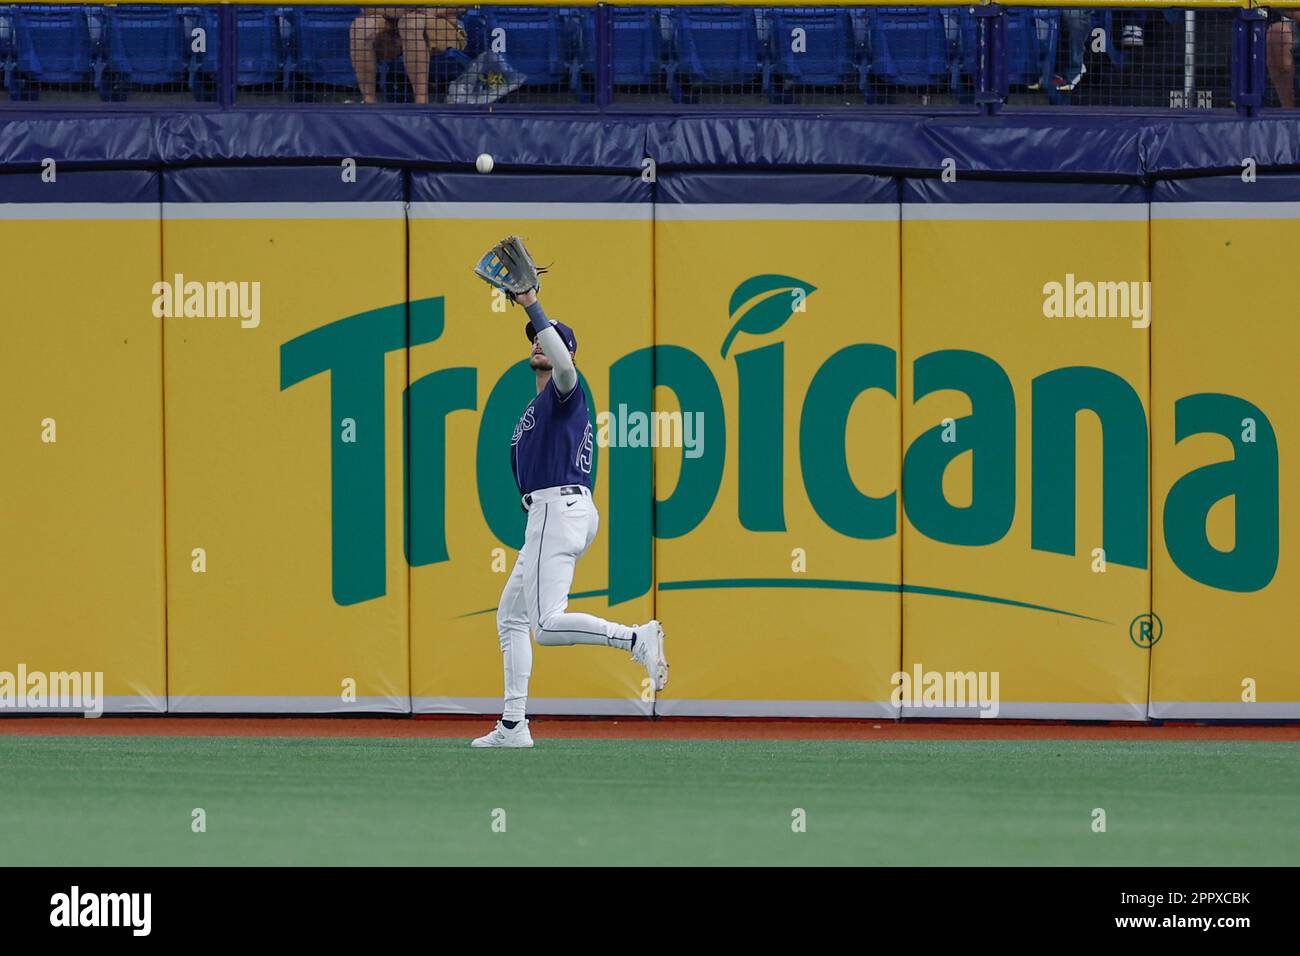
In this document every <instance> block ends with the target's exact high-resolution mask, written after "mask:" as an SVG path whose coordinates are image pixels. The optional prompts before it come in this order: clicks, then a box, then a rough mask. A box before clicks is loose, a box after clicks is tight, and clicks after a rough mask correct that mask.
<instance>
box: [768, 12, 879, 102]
mask: <svg viewBox="0 0 1300 956" xmlns="http://www.w3.org/2000/svg"><path fill="white" fill-rule="evenodd" d="M768 22H769V24H770V25H771V38H770V43H771V46H770V49H771V60H772V82H771V89H772V94H773V97H774V98H776V99H779V98H780V96H781V94H782V93H784V92H787V91H789V90H791V89H793V88H797V87H801V86H813V87H815V86H843V85H849V84H851V85H852V86H853V87H855V88H857V89H864V88H865V86H866V80H867V78H866V64H865V62H864V61H863V58H862V57H861V56H860V55H859V50H858V47H857V44H856V43H855V42H854V35H853V21H852V20H851V19H850V17H849V14H848V12H847V11H844V10H772V11H770V12H769V14H768ZM796 29H802V30H803V31H804V39H805V42H806V46H805V47H804V49H803V50H802V51H801V52H797V53H796V52H795V50H794V42H793V36H794V31H795V30H796Z"/></svg>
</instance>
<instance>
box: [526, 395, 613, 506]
mask: <svg viewBox="0 0 1300 956" xmlns="http://www.w3.org/2000/svg"><path fill="white" fill-rule="evenodd" d="M594 452H595V436H594V435H593V434H592V431H591V418H590V416H589V415H588V414H587V395H586V393H585V392H583V390H582V383H581V382H579V383H578V384H577V385H575V386H573V391H572V392H570V393H569V394H568V396H567V397H566V398H561V397H560V393H559V390H558V389H556V387H555V379H554V378H552V379H551V380H550V381H549V382H547V383H546V387H545V388H544V389H542V390H541V392H540V393H539V394H538V395H537V397H536V398H534V399H533V400H532V401H531V402H529V403H528V407H527V408H526V409H524V414H523V417H522V418H520V419H519V424H517V425H515V432H514V434H513V435H512V436H511V437H510V466H511V467H512V468H513V469H514V472H515V484H517V485H518V486H519V493H520V494H521V495H527V494H531V493H532V492H534V491H540V490H541V489H542V488H555V487H558V486H561V485H586V486H587V487H588V488H590V487H591V460H592V456H593V454H594Z"/></svg>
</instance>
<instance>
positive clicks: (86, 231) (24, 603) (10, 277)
mask: <svg viewBox="0 0 1300 956" xmlns="http://www.w3.org/2000/svg"><path fill="white" fill-rule="evenodd" d="M50 174H52V176H53V178H52V179H51V178H50ZM158 189H159V185H158V176H157V174H156V173H148V172H72V171H63V170H59V169H57V168H54V169H52V170H48V169H47V170H46V171H44V172H42V171H33V172H30V173H14V174H6V175H3V176H0V262H3V266H2V267H0V272H2V273H3V286H4V290H5V292H4V296H5V303H4V317H3V319H2V320H0V322H2V323H3V327H4V342H3V345H0V383H3V385H2V386H0V387H2V388H3V401H0V443H2V444H3V447H4V453H3V456H0V472H2V474H3V478H2V479H0V714H3V713H5V712H6V711H10V710H15V709H23V702H22V701H21V700H20V699H19V697H20V696H21V697H26V694H27V692H28V691H30V692H31V693H32V694H33V695H34V696H33V697H32V703H33V704H34V706H35V707H37V708H44V707H45V706H47V705H48V701H47V699H46V697H45V694H44V692H42V690H41V687H40V686H39V684H37V683H31V684H29V683H28V682H27V681H26V680H22V681H20V680H19V671H20V669H24V670H27V671H30V672H32V673H41V674H49V673H51V672H53V673H56V674H57V673H68V674H71V673H76V674H81V675H91V676H90V677H89V678H88V679H87V678H83V679H82V680H83V682H84V684H85V693H86V694H87V695H88V696H89V697H91V698H93V697H95V696H96V695H97V694H102V695H103V697H104V700H102V701H100V704H102V705H103V706H104V707H105V708H106V709H107V710H110V711H115V712H161V711H163V710H165V709H166V706H167V700H166V694H167V688H166V674H165V670H166V660H167V656H166V647H165V644H164V621H163V616H164V607H165V604H164V595H163V591H164V587H165V585H164V576H163V560H162V555H163V551H162V544H163V461H162V458H163V441H162V438H163V396H162V330H161V328H160V326H159V323H158V320H157V319H155V318H154V317H153V316H152V314H151V312H150V301H151V297H150V289H151V287H152V286H153V283H154V282H156V281H157V280H158V276H159V274H160V268H161V244H160V241H159V235H158V200H159V193H158ZM106 199H108V200H111V201H105V200H106ZM95 674H99V675H100V677H99V679H98V681H96V678H95V677H94V676H93V675H95ZM6 676H8V678H9V680H10V681H13V682H14V683H13V685H11V686H8V687H7V686H6ZM20 683H21V687H20V686H18V685H19V684H20ZM97 688H98V689H97ZM78 698H79V701H80V691H78ZM84 703H86V704H87V705H88V706H89V707H91V708H93V707H94V706H95V702H94V701H93V700H86V701H84ZM77 709H81V708H80V707H77Z"/></svg>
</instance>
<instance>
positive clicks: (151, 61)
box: [101, 6, 189, 99]
mask: <svg viewBox="0 0 1300 956" xmlns="http://www.w3.org/2000/svg"><path fill="white" fill-rule="evenodd" d="M103 42H104V50H105V53H104V75H103V79H102V81H101V90H102V91H103V92H104V94H105V95H106V96H108V97H110V98H114V99H116V98H119V95H120V94H122V92H123V91H124V90H125V89H127V88H129V87H138V86H170V85H176V86H181V85H183V84H184V83H185V81H186V79H187V77H188V74H189V39H188V38H187V37H186V36H185V33H184V27H183V24H182V21H181V16H180V14H179V12H178V11H177V10H176V8H175V7H170V6H167V7H163V6H117V7H105V8H104V41H103Z"/></svg>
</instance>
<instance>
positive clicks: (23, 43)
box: [5, 6, 95, 99]
mask: <svg viewBox="0 0 1300 956" xmlns="http://www.w3.org/2000/svg"><path fill="white" fill-rule="evenodd" d="M6 18H7V20H8V24H9V33H10V37H9V55H8V56H7V57H6V68H5V88H6V89H7V90H8V91H9V95H10V96H11V97H12V98H14V99H28V98H34V97H35V96H36V95H37V94H36V88H35V84H38V83H84V84H89V83H91V82H93V80H94V78H95V57H94V44H93V43H92V42H91V38H90V26H89V22H88V20H87V17H86V8H84V7H22V6H15V7H10V8H9V9H8V12H7V14H6Z"/></svg>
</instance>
